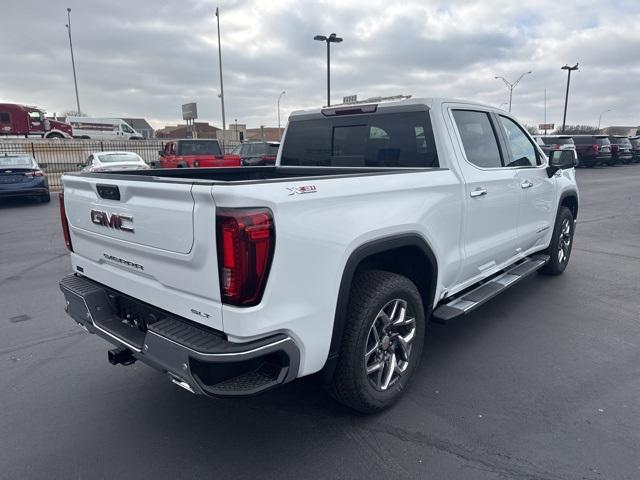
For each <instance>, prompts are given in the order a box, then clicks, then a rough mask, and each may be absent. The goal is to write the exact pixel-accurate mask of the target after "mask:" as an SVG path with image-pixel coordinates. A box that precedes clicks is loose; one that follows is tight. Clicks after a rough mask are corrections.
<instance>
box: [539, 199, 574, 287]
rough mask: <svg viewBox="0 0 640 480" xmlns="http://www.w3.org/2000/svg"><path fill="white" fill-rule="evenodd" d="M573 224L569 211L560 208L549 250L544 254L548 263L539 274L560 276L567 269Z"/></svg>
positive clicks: (571, 244) (571, 246)
mask: <svg viewBox="0 0 640 480" xmlns="http://www.w3.org/2000/svg"><path fill="white" fill-rule="evenodd" d="M574 230H575V222H574V219H573V214H572V213H571V210H569V209H568V208H567V207H560V211H559V212H558V216H557V218H556V223H555V225H554V227H553V235H552V236H551V243H550V244H549V248H547V250H546V251H545V252H544V253H545V254H547V255H549V261H548V262H547V263H546V264H545V265H544V267H542V268H541V269H540V273H544V274H547V275H560V274H561V273H562V272H564V271H565V269H566V268H567V264H568V263H569V257H571V249H572V248H573V233H574Z"/></svg>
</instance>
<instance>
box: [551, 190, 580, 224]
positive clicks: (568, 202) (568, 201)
mask: <svg viewBox="0 0 640 480" xmlns="http://www.w3.org/2000/svg"><path fill="white" fill-rule="evenodd" d="M560 207H567V208H568V209H569V210H571V213H572V214H573V219H574V220H575V219H576V218H578V192H577V191H576V190H567V191H565V192H562V195H560V201H559V202H558V210H560ZM556 215H557V213H556Z"/></svg>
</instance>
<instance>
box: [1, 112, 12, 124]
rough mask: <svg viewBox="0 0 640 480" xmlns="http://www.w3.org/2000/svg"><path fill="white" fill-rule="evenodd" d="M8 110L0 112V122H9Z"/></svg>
mask: <svg viewBox="0 0 640 480" xmlns="http://www.w3.org/2000/svg"><path fill="white" fill-rule="evenodd" d="M9 120H10V118H9V112H0V122H2V123H9Z"/></svg>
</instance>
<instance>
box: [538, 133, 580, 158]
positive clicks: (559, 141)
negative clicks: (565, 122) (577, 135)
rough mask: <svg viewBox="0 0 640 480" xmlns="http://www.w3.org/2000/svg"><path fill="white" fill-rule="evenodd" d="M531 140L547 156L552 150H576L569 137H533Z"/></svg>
mask: <svg viewBox="0 0 640 480" xmlns="http://www.w3.org/2000/svg"><path fill="white" fill-rule="evenodd" d="M533 138H534V140H535V141H536V143H537V144H538V145H539V146H540V148H541V149H542V151H543V152H544V153H545V155H547V156H549V153H551V151H552V150H566V149H569V150H575V149H576V146H575V143H574V142H573V138H572V137H571V136H570V135H534V136H533Z"/></svg>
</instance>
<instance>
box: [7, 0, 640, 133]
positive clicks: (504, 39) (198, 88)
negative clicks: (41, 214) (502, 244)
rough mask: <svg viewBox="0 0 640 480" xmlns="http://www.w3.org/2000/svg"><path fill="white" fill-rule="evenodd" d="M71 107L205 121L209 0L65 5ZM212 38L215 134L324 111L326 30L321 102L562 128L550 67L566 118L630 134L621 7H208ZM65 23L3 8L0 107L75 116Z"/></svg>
mask: <svg viewBox="0 0 640 480" xmlns="http://www.w3.org/2000/svg"><path fill="white" fill-rule="evenodd" d="M68 5H69V6H70V7H71V8H72V28H73V40H74V52H75V54H76V66H77V70H78V87H79V90H80V101H81V106H82V109H83V110H85V111H87V112H89V113H90V114H92V115H96V116H115V115H122V116H141V117H145V118H147V119H149V120H150V121H151V122H153V124H154V125H155V126H157V127H159V126H162V125H164V124H166V123H176V122H178V121H179V120H180V105H181V104H182V103H185V102H188V101H196V102H198V107H199V108H198V109H199V113H200V116H201V118H202V119H203V120H205V121H210V122H212V123H214V124H216V125H220V124H221V119H220V118H221V113H220V101H219V98H218V96H217V95H218V92H219V89H220V87H219V76H218V75H219V71H218V57H217V35H216V24H215V16H214V11H215V7H216V4H215V2H212V1H204V0H203V1H190V2H169V1H157V0H139V1H137V2H129V1H127V2H125V1H124V0H112V1H111V2H108V3H104V2H100V3H89V2H86V1H85V2H82V1H79V0H70V1H69V2H68ZM220 10H221V33H222V48H223V70H224V82H225V84H224V86H225V101H226V102H225V103H226V105H225V106H226V112H227V123H232V122H233V120H234V119H236V118H237V119H238V122H240V123H247V124H248V125H249V126H258V125H275V124H276V122H277V111H276V101H277V98H278V95H279V93H280V92H281V91H283V90H286V92H287V94H286V95H285V96H284V97H283V99H282V114H283V118H286V115H287V114H288V112H290V111H291V110H295V109H299V108H306V107H310V106H317V105H322V104H323V103H324V102H325V101H326V50H325V45H324V44H322V43H320V42H315V41H313V36H314V35H315V34H328V33H331V32H332V31H335V32H336V33H338V34H339V35H340V36H342V37H344V42H343V43H341V44H338V45H334V46H333V47H332V63H331V66H332V98H333V101H334V102H336V101H339V99H340V98H341V97H342V96H344V95H350V94H358V95H359V97H360V98H363V97H368V96H377V95H394V94H398V93H403V94H413V95H414V96H428V97H429V96H448V97H457V98H466V99H472V100H477V101H482V102H486V103H491V104H494V105H500V104H502V103H504V102H506V101H507V98H508V91H507V89H506V88H505V86H504V84H503V83H502V82H500V81H497V80H495V79H494V76H496V75H504V76H505V77H507V78H509V79H510V80H515V79H516V78H517V77H518V76H519V75H520V74H521V73H522V72H524V71H528V70H532V71H533V74H532V75H529V76H527V77H525V78H524V79H523V81H522V82H521V84H520V85H518V87H517V88H516V89H515V90H514V97H513V112H514V113H515V114H516V115H517V116H518V117H519V118H521V119H522V120H523V121H525V122H527V123H530V124H537V123H541V122H542V121H543V120H544V90H545V89H546V91H547V121H550V122H555V123H559V122H560V121H561V120H562V118H561V115H562V109H563V104H564V89H565V85H566V73H565V72H564V71H562V70H560V67H561V66H562V65H564V64H565V63H573V62H576V61H579V62H580V67H581V68H580V71H579V72H575V73H574V74H573V75H572V85H571V95H570V103H569V112H568V117H567V121H568V122H570V123H591V124H594V123H595V122H596V121H597V117H598V115H599V114H600V113H601V112H602V111H604V110H606V109H613V110H612V111H611V112H608V113H607V115H606V117H605V120H606V123H607V124H609V123H611V124H629V125H638V124H640V115H639V114H638V113H637V110H636V107H635V106H636V105H638V104H639V103H640V102H639V100H640V91H639V90H640V89H638V88H637V84H638V81H637V79H638V75H639V74H640V57H638V56H637V55H635V54H634V53H633V52H637V51H638V50H639V48H640V30H638V29H637V25H638V24H640V4H638V3H637V2H636V1H599V2H597V1H589V2H571V1H570V2H564V3H561V4H559V3H558V2H555V1H551V0H541V1H538V2H535V4H531V5H525V4H522V3H521V2H518V3H516V2H512V1H507V0H498V1H492V2H486V1H484V2H482V1H456V2H450V1H424V0H422V1H421V0H416V1H409V0H405V1H403V2H388V1H382V0H369V1H365V0H353V1H346V0H304V1H302V0H299V1H293V0H282V1H278V2H266V1H264V0H237V1H222V0H221V4H220ZM66 22H67V18H66V10H65V7H64V6H61V4H59V3H58V2H50V1H47V0H33V1H30V2H11V3H9V4H7V5H5V6H4V7H3V14H2V18H0V27H1V28H2V31H3V38H5V40H6V39H10V41H9V47H7V43H6V41H5V43H4V45H5V48H3V49H2V51H0V65H2V66H3V68H2V70H1V71H0V101H8V102H18V103H26V104H36V105H39V106H41V107H42V108H44V109H46V110H47V111H48V112H50V113H52V112H54V111H63V110H68V109H73V108H74V105H75V97H74V89H73V80H72V75H71V62H70V57H69V49H68V37H67V31H66V28H65V23H66Z"/></svg>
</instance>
